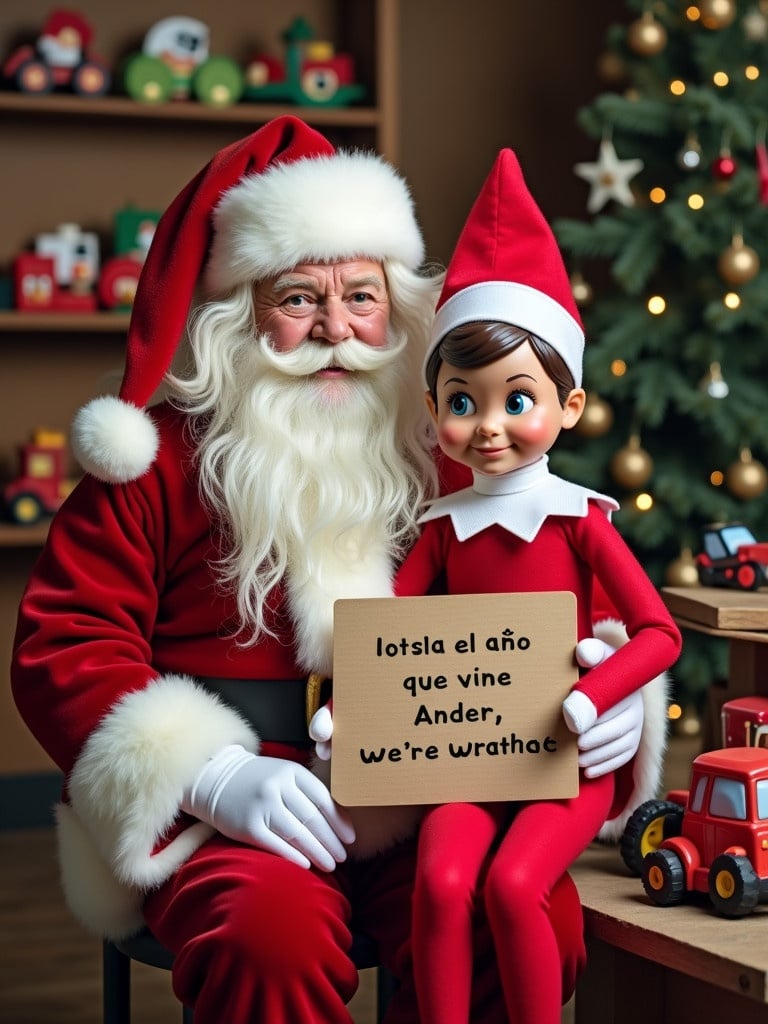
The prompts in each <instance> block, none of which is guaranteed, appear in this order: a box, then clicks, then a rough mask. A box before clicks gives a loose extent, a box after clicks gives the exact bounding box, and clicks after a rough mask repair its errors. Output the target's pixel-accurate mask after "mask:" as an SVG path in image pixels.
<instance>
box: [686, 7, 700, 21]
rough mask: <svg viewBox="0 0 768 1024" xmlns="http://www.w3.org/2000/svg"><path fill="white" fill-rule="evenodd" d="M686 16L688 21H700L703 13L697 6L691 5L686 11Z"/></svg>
mask: <svg viewBox="0 0 768 1024" xmlns="http://www.w3.org/2000/svg"><path fill="white" fill-rule="evenodd" d="M685 16H686V18H687V19H688V21H698V20H699V18H700V17H701V11H700V10H699V8H698V7H697V6H696V4H690V5H689V6H688V7H686V9H685Z"/></svg>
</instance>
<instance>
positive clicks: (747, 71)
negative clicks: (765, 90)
mask: <svg viewBox="0 0 768 1024" xmlns="http://www.w3.org/2000/svg"><path fill="white" fill-rule="evenodd" d="M744 77H745V78H748V79H749V81H750V82H754V81H756V80H757V79H758V78H759V77H760V68H758V67H756V66H755V65H754V64H748V65H747V66H746V67H745V68H744Z"/></svg>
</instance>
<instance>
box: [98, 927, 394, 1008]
mask: <svg viewBox="0 0 768 1024" xmlns="http://www.w3.org/2000/svg"><path fill="white" fill-rule="evenodd" d="M352 959H353V960H354V962H355V964H356V966H357V969H358V970H359V971H362V970H364V969H365V968H376V970H377V991H376V1001H377V1019H378V1020H379V1021H381V1020H382V1018H383V1016H384V1011H385V1010H386V1008H387V1004H388V1002H389V1000H390V998H391V996H392V993H393V991H394V989H395V986H396V984H397V982H396V981H395V979H394V978H393V977H392V975H391V974H390V973H389V971H388V970H387V969H386V968H385V967H382V966H381V964H380V963H379V956H378V950H377V949H376V945H375V943H373V942H372V941H371V940H370V939H369V938H368V937H367V936H365V935H356V936H355V937H354V939H353V942H352ZM131 960H137V961H138V962H139V963H142V964H149V966H150V967H159V968H161V969H162V970H165V971H169V970H170V969H171V967H172V966H173V954H172V953H171V952H170V950H167V949H166V948H165V946H163V945H161V944H160V943H159V942H158V941H157V939H156V938H155V937H154V935H152V933H151V932H150V931H149V930H148V929H146V928H145V929H144V930H143V931H140V932H138V933H137V934H136V935H132V936H131V937H130V938H129V939H122V940H121V941H119V942H110V941H109V940H107V939H105V940H104V947H103V965H104V966H103V1001H104V1007H103V1024H131ZM181 1019H182V1024H193V1017H192V1011H191V1010H190V1009H189V1008H188V1007H186V1006H184V1007H182V1014H181Z"/></svg>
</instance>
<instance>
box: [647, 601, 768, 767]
mask: <svg viewBox="0 0 768 1024" xmlns="http://www.w3.org/2000/svg"><path fill="white" fill-rule="evenodd" d="M661 596H662V598H663V599H664V602H665V604H666V606H667V608H669V610H670V612H671V613H672V616H673V617H674V620H675V622H676V623H677V624H678V626H680V628H681V629H693V630H695V631H696V632H697V633H707V634H709V635H710V636H717V637H721V638H722V639H724V640H727V641H728V679H727V680H724V681H723V682H722V684H721V685H717V686H716V687H713V688H712V691H711V693H710V700H709V703H710V707H709V714H708V719H707V721H706V722H705V723H704V740H703V742H704V746H705V747H708V748H711V747H713V746H719V745H720V708H721V707H722V705H723V703H724V702H725V701H726V700H732V699H733V698H734V697H748V696H751V695H752V694H759V695H760V696H763V697H768V590H765V589H763V590H757V591H746V590H730V589H728V588H727V587H663V588H662V591H661Z"/></svg>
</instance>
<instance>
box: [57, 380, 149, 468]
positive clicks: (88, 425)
mask: <svg viewBox="0 0 768 1024" xmlns="http://www.w3.org/2000/svg"><path fill="white" fill-rule="evenodd" d="M159 443H160V442H159V438H158V434H157V428H156V426H155V424H154V422H153V421H152V419H151V417H150V416H149V415H148V414H147V413H146V411H145V410H144V409H139V408H137V407H136V406H135V405H131V404H130V403H128V402H123V401H122V399H120V398H117V397H115V396H114V395H103V396H102V397H101V398H94V399H93V401H91V402H88V403H87V405H84V406H83V407H82V409H80V410H79V411H78V412H77V415H76V416H75V418H74V420H73V422H72V451H73V453H74V456H75V458H76V459H77V461H78V462H79V463H80V465H81V466H82V467H83V469H84V470H85V471H86V472H87V473H90V474H91V475H92V476H95V477H96V479H97V480H103V481H104V482H105V483H111V484H123V483H127V482H128V481H129V480H136V479H138V477H140V476H143V475H144V473H146V472H147V470H148V469H149V467H150V466H151V465H152V463H153V462H154V460H155V456H156V455H157V450H158V446H159Z"/></svg>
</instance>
